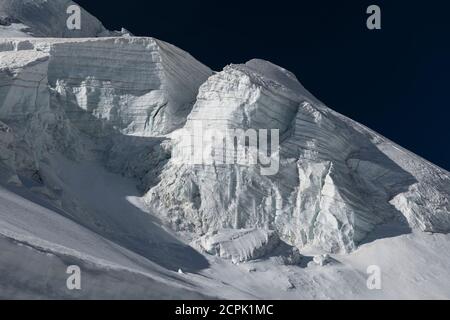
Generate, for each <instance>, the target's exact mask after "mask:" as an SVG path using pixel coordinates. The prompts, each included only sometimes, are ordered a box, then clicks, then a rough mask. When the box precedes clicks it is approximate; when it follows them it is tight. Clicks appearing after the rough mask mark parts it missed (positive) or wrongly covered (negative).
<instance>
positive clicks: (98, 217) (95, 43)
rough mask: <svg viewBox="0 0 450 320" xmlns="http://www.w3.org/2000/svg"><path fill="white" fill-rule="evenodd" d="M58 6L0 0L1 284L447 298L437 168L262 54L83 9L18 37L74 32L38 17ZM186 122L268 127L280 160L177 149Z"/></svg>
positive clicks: (95, 292) (45, 29)
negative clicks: (223, 60) (205, 46)
mask: <svg viewBox="0 0 450 320" xmlns="http://www.w3.org/2000/svg"><path fill="white" fill-rule="evenodd" d="M68 4H69V1H65V0H55V1H51V2H50V1H34V2H33V1H5V0H3V1H0V16H2V14H3V16H5V17H7V18H8V19H6V20H5V19H4V20H2V21H7V23H4V25H3V26H0V36H2V35H3V37H5V36H8V37H9V38H0V297H2V298H116V299H120V298H143V299H145V298H150V299H159V298H179V299H181V298H187V299H197V298H198V299H202V298H235V299H236V298H239V299H240V298H261V299H262V298H287V299H298V298H306V299H314V298H320V299H329V298H359V299H365V298H450V256H449V255H448V252H450V251H449V249H450V236H449V235H448V234H447V233H448V232H449V230H450V203H449V198H450V174H449V173H448V172H446V171H445V170H443V169H440V168H438V167H436V166H434V165H433V164H431V163H429V162H427V161H426V160H424V159H421V158H420V157H418V156H416V155H414V154H412V153H410V152H408V151H406V150H404V149H402V148H401V147H399V146H397V145H396V144H394V143H393V142H391V141H389V140H388V139H386V138H384V137H382V136H380V135H378V134H376V133H375V132H373V131H371V130H370V129H368V128H366V127H364V126H362V125H360V124H358V123H356V122H354V121H352V120H350V119H348V118H346V117H344V116H342V115H340V114H338V113H336V112H334V111H333V110H331V109H329V108H327V107H326V106H325V105H324V104H323V103H321V102H320V101H318V100H317V99H316V98H314V97H313V96H312V95H311V94H310V93H309V92H308V91H307V90H306V89H305V88H304V87H303V86H302V85H301V84H300V83H299V82H298V80H297V78H296V77H295V76H294V75H293V74H292V73H290V72H289V71H287V70H285V69H283V68H281V67H278V66H276V65H273V64H271V63H270V62H267V61H263V60H258V59H255V60H251V61H249V62H247V63H246V64H239V65H236V64H235V65H229V66H227V67H225V68H224V70H222V71H221V72H217V73H213V72H212V71H211V70H210V69H209V68H208V67H206V66H204V65H203V64H201V63H200V62H198V61H197V60H195V59H194V58H193V57H192V56H190V55H189V54H188V53H186V52H184V51H182V50H180V49H178V48H176V47H174V46H172V45H170V44H167V43H165V42H163V41H160V40H157V39H153V38H138V37H129V36H127V37H117V36H116V37H109V38H105V37H103V38H101V37H100V38H99V36H102V35H105V32H107V33H108V31H105V30H104V28H103V27H102V26H101V24H100V23H99V22H98V21H97V20H95V18H93V17H92V18H88V20H87V21H88V22H89V23H88V27H87V28H86V29H84V31H83V32H85V33H84V34H80V35H78V36H79V37H87V38H71V39H67V38H66V39H63V38H30V32H31V31H30V30H32V32H33V36H55V37H56V36H57V37H72V36H74V35H73V34H66V33H65V32H64V33H63V34H60V33H58V32H61V31H58V30H60V29H59V28H55V30H53V29H52V27H49V25H47V24H43V23H42V21H40V20H39V19H37V18H36V17H41V18H42V17H45V16H46V15H47V14H48V15H49V16H51V17H53V18H52V19H56V20H58V19H60V20H61V19H62V18H55V16H56V14H55V12H60V11H61V10H62V9H64V10H65V6H67V5H68ZM49 6H50V7H49ZM31 7H33V8H34V9H36V10H38V11H37V12H40V14H39V15H32V16H30V14H29V13H30V12H29V11H28V10H31V9H30V8H31ZM38 20H39V21H38ZM60 20H58V21H56V22H55V24H54V25H53V26H55V27H56V26H58V25H59V24H61V23H63V22H64V23H65V20H61V21H60ZM12 22H14V23H15V24H16V25H14V23H12ZM6 24H7V25H6ZM19 24H20V25H25V26H27V28H28V29H27V30H25V31H23V30H24V29H22V27H20V26H18V25H19ZM3 27H5V28H6V29H7V33H2V30H4V29H5V28H3ZM2 28H3V29H2ZM62 29H64V28H62ZM21 30H22V31H21ZM21 32H22V33H23V34H22V33H21ZM108 34H109V35H111V33H108ZM198 122H200V123H202V124H203V125H204V126H205V128H222V127H225V128H228V129H244V130H246V129H278V130H280V148H279V150H278V155H279V171H278V173H276V174H275V175H262V174H261V171H260V167H259V166H258V165H257V166H246V165H242V164H228V165H223V164H220V163H218V162H217V161H216V162H213V163H212V164H209V165H206V164H205V165H192V164H189V163H183V162H180V161H179V160H180V159H178V158H177V157H176V156H175V155H177V154H178V153H179V152H180V151H183V150H184V149H185V148H187V147H189V143H188V144H187V145H186V141H187V140H186V133H188V134H189V132H190V130H192V127H193V126H194V124H195V123H198ZM214 143H215V142H214ZM214 143H213V149H214V150H215V151H220V150H222V149H223V145H221V144H217V145H215V144H214ZM233 147H234V146H233ZM217 154H220V152H217ZM216 160H217V159H216ZM327 253H328V254H330V259H326V260H327V261H326V262H327V263H324V265H323V266H321V265H320V263H319V264H317V263H315V262H314V259H313V258H314V256H316V259H315V261H319V260H320V259H318V257H319V255H323V254H327ZM73 264H75V265H79V266H80V267H81V269H82V290H80V291H70V290H68V289H67V288H66V279H67V277H68V275H67V274H66V268H67V266H69V265H73ZM370 265H377V266H379V267H380V268H381V271H382V289H381V290H369V289H368V288H367V286H366V280H367V278H368V274H367V273H366V270H367V267H368V266H370ZM180 269H181V271H182V272H180V273H179V272H178V271H179V270H180Z"/></svg>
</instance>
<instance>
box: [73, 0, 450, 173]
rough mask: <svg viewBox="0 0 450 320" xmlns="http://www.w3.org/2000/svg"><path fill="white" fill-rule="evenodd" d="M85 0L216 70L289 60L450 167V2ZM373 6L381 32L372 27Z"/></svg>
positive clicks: (310, 82) (370, 120)
mask: <svg viewBox="0 0 450 320" xmlns="http://www.w3.org/2000/svg"><path fill="white" fill-rule="evenodd" d="M75 1H77V0H75ZM77 2H78V3H79V4H80V5H82V6H83V7H84V8H85V9H87V10H88V11H90V12H91V13H92V14H93V15H95V16H96V17H97V18H99V19H100V20H101V21H102V22H103V24H104V25H105V26H106V27H107V28H109V29H116V30H117V29H120V27H122V26H123V27H125V28H126V29H128V30H130V31H131V32H132V33H134V34H135V35H139V36H153V37H156V38H159V39H161V40H165V41H168V42H170V43H173V44H175V45H177V46H178V47H180V48H182V49H184V50H186V51H188V52H190V53H191V54H192V55H193V56H195V57H196V58H197V59H198V60H200V61H201V62H203V63H205V64H206V65H208V66H210V67H211V68H213V69H214V70H221V69H222V68H223V67H224V66H225V65H227V64H229V63H241V62H245V61H247V60H249V59H251V58H262V59H266V60H269V61H272V62H274V63H276V64H278V65H281V66H283V67H285V68H286V69H289V70H291V71H292V72H294V73H295V74H296V76H297V77H298V79H299V80H300V81H301V82H302V83H303V85H304V86H305V87H306V88H307V89H308V90H309V91H311V92H312V93H313V94H314V95H316V96H317V97H318V98H319V99H320V100H322V101H323V102H324V103H325V104H327V105H328V106H329V107H331V108H333V109H334V110H336V111H338V112H340V113H343V114H345V115H347V116H349V117H351V118H352V119H354V120H357V121H359V122H361V123H363V124H365V125H367V126H369V127H370V128H372V129H374V130H376V131H378V132H379V133H381V134H383V135H384V136H386V137H388V138H389V139H391V140H393V141H395V142H397V143H399V144H400V145H402V146H404V147H406V148H407V149H409V150H411V151H413V152H415V153H417V154H419V155H421V156H423V157H425V158H427V159H428V160H430V161H432V162H434V163H436V164H438V165H440V166H441V167H443V168H446V169H447V170H450V148H449V147H450V145H449V143H448V141H447V139H448V138H450V134H449V133H450V130H449V118H450V104H449V98H448V94H449V93H450V18H449V17H450V2H449V1H443V0H428V1H406V0H402V1H400V0H395V1H392V0H390V1H363V0H361V1H357V0H327V1H325V0H311V1H303V0H291V1H285V0H272V1H262V0H260V1H254V0H241V1H235V0H228V1H219V0H209V1H204V0H176V1H170V0H165V1H162V0H161V1H152V0H126V1H123V0H121V1H113V0H95V1H92V0H79V1H77ZM371 4H377V5H379V6H380V7H381V12H382V30H376V31H369V30H368V29H367V28H366V19H367V16H368V15H367V14H366V8H367V7H368V6H369V5H371Z"/></svg>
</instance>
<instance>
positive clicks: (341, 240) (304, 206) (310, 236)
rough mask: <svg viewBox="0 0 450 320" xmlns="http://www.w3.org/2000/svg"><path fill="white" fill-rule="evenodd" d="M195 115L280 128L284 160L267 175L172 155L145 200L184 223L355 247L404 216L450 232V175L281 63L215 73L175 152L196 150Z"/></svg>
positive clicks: (186, 227) (205, 121) (178, 225)
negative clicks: (192, 146) (332, 104)
mask: <svg viewBox="0 0 450 320" xmlns="http://www.w3.org/2000/svg"><path fill="white" fill-rule="evenodd" d="M196 121H197V122H200V123H202V125H203V126H204V128H214V127H221V126H225V127H226V128H234V129H244V130H246V129H249V128H252V129H279V132H280V149H279V155H280V162H279V166H280V167H279V171H278V173H277V174H275V175H267V176H264V175H261V174H260V170H259V168H258V166H245V165H240V164H227V165H223V164H220V163H219V164H217V163H216V161H215V160H216V159H214V161H213V163H212V164H203V165H192V164H189V163H182V161H179V159H178V160H177V161H176V160H175V159H171V160H170V161H169V162H168V164H167V165H166V167H165V168H164V171H163V172H162V174H161V175H160V178H161V181H160V183H159V184H158V185H157V186H156V187H154V188H152V189H151V190H150V191H149V193H148V194H147V195H146V199H147V203H148V204H149V205H150V206H152V207H153V208H156V210H155V211H156V212H159V213H160V214H161V215H162V216H163V217H164V218H165V219H166V220H167V221H169V222H170V223H171V225H172V226H173V227H174V228H175V229H176V230H182V231H190V232H194V233H203V232H211V231H214V230H220V229H221V228H236V229H239V228H250V227H255V226H256V227H258V228H262V229H266V230H275V231H276V232H277V233H278V234H279V235H280V237H281V239H282V240H284V241H286V242H288V243H289V244H292V245H295V246H305V245H314V246H318V247H320V248H322V249H324V250H325V251H327V252H340V251H343V252H349V251H352V250H353V249H354V248H355V247H356V245H357V244H358V242H360V241H361V240H362V239H364V237H365V236H366V235H367V234H368V233H369V232H370V231H371V230H373V228H374V226H376V225H377V224H380V223H382V222H384V221H386V220H387V219H389V218H392V217H394V216H397V215H400V214H403V215H404V216H406V218H407V220H408V221H409V223H410V225H411V226H412V227H419V228H421V229H422V230H433V231H445V230H447V231H448V230H449V229H450V223H449V217H450V214H449V212H450V210H448V199H449V194H450V192H449V190H448V185H449V184H448V179H449V175H448V173H447V172H445V171H444V170H441V169H439V168H437V167H435V166H432V165H431V164H428V163H426V162H425V161H424V160H422V159H420V158H418V157H417V156H415V155H412V154H408V155H407V156H406V157H404V155H403V152H402V151H401V150H399V149H398V148H397V147H396V146H395V145H394V144H393V143H392V142H390V141H388V140H387V139H385V138H383V137H381V136H379V135H377V134H376V133H374V132H372V131H370V130H369V129H367V128H365V127H363V126H361V125H359V124H357V123H355V122H353V121H351V120H349V119H348V118H346V117H344V116H342V115H339V114H337V113H336V112H334V111H332V110H331V109H329V108H327V107H326V106H324V105H323V104H322V103H320V101H318V100H317V99H315V98H314V97H313V96H312V95H311V94H310V93H309V92H307V91H306V90H305V89H304V88H303V87H302V86H301V85H300V83H299V82H298V81H297V80H296V78H295V76H293V75H292V74H291V73H290V72H288V71H286V70H285V69H283V68H280V67H278V66H275V65H273V64H271V63H268V62H265V61H262V60H252V61H250V62H248V63H246V64H245V65H230V66H227V67H226V68H225V69H224V70H223V71H222V72H219V73H217V74H215V75H214V76H212V77H210V78H209V79H208V81H207V82H205V83H204V84H203V85H202V86H201V88H200V91H199V95H198V97H197V102H196V104H195V106H194V108H193V110H192V112H191V114H190V115H189V117H188V121H187V123H186V125H185V127H184V131H182V133H181V138H180V136H177V135H175V134H174V135H173V137H174V138H173V152H172V153H173V154H174V153H176V152H177V151H179V149H184V148H187V147H189V146H187V145H186V143H185V141H186V140H185V139H183V138H184V136H185V135H186V132H192V127H193V126H194V123H195V122H196ZM180 141H181V142H180ZM221 142H222V141H219V143H218V144H217V145H216V146H213V149H214V148H215V150H221V149H222V148H223V144H221ZM219 153H220V152H219ZM408 157H409V158H410V159H408ZM430 181H433V185H431V184H432V183H431V182H430Z"/></svg>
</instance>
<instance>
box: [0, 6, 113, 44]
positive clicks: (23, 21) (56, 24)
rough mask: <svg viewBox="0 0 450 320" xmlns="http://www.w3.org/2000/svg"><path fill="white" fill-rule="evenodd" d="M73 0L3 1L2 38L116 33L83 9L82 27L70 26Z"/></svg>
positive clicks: (0, 29) (89, 35) (73, 36)
mask: <svg viewBox="0 0 450 320" xmlns="http://www.w3.org/2000/svg"><path fill="white" fill-rule="evenodd" d="M71 5H76V3H74V2H73V1H70V0H51V1H48V0H1V1H0V37H17V36H35V37H55V38H79V37H98V36H108V35H113V33H110V32H109V31H107V30H106V29H105V28H104V27H103V25H102V24H101V22H100V21H98V20H97V19H96V18H95V17H94V16H92V15H91V14H89V13H88V12H87V11H85V10H84V9H82V8H80V9H81V29H80V30H69V29H68V28H67V26H66V22H67V19H68V18H69V14H68V13H67V8H69V6H71Z"/></svg>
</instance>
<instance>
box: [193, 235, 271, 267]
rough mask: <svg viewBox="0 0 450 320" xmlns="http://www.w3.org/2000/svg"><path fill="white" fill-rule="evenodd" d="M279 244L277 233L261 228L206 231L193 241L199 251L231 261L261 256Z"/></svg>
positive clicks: (248, 259) (237, 261) (243, 260)
mask: <svg viewBox="0 0 450 320" xmlns="http://www.w3.org/2000/svg"><path fill="white" fill-rule="evenodd" d="M278 244H279V238H278V236H277V234H276V233H275V232H273V231H269V230H261V229H240V230H236V229H224V230H220V231H217V232H211V233H208V234H206V235H204V236H202V237H200V238H199V239H197V240H195V241H194V242H193V246H194V247H195V248H197V249H199V250H200V251H204V252H206V253H208V254H211V255H216V256H218V257H221V258H223V259H231V261H232V262H233V263H239V262H246V261H250V260H254V259H258V258H261V257H263V256H265V255H266V254H267V253H269V252H271V251H272V250H273V249H274V248H275V247H276V246H278Z"/></svg>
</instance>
